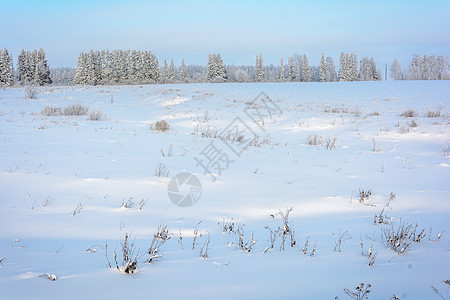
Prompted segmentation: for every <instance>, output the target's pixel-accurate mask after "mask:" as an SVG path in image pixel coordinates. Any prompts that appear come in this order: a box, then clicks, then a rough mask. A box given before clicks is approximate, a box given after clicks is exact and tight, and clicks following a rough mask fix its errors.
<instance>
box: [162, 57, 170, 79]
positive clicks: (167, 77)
mask: <svg viewBox="0 0 450 300" xmlns="http://www.w3.org/2000/svg"><path fill="white" fill-rule="evenodd" d="M163 76H164V77H163V78H164V82H169V79H170V78H169V66H168V65H167V60H166V59H164V69H163Z"/></svg>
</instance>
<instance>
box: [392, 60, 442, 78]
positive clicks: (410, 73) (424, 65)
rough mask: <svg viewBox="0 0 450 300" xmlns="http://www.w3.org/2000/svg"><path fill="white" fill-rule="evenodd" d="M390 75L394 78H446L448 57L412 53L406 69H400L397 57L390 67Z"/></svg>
mask: <svg viewBox="0 0 450 300" xmlns="http://www.w3.org/2000/svg"><path fill="white" fill-rule="evenodd" d="M390 77H391V79H394V80H448V79H450V76H449V63H448V57H447V56H445V55H442V56H434V55H433V56H426V55H424V56H423V57H422V56H420V55H419V54H414V55H413V58H412V60H411V62H410V63H409V66H408V69H406V70H402V67H401V66H400V64H399V63H398V61H397V59H394V62H393V63H392V66H391V69H390Z"/></svg>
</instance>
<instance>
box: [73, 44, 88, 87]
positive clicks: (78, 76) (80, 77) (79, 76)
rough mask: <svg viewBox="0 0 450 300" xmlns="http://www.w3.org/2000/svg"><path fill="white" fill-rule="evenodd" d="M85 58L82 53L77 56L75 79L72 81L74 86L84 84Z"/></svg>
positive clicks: (85, 79) (85, 80)
mask: <svg viewBox="0 0 450 300" xmlns="http://www.w3.org/2000/svg"><path fill="white" fill-rule="evenodd" d="M86 63H87V62H86V57H85V54H84V52H81V53H80V54H79V55H78V61H77V69H76V71H75V77H74V79H73V83H74V84H86V83H87V78H86V70H85V68H86Z"/></svg>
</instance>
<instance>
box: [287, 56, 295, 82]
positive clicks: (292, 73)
mask: <svg viewBox="0 0 450 300" xmlns="http://www.w3.org/2000/svg"><path fill="white" fill-rule="evenodd" d="M287 80H288V81H295V68H294V60H293V58H292V57H291V56H290V57H289V58H288V68H287Z"/></svg>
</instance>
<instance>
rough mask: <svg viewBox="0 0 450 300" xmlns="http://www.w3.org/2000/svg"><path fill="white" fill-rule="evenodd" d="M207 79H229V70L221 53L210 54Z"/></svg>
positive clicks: (217, 80)
mask: <svg viewBox="0 0 450 300" xmlns="http://www.w3.org/2000/svg"><path fill="white" fill-rule="evenodd" d="M206 79H207V80H208V81H215V82H223V81H225V80H227V71H226V68H225V64H224V63H223V60H222V57H221V55H220V53H217V55H216V54H215V53H212V54H209V55H208V63H207V64H206Z"/></svg>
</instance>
